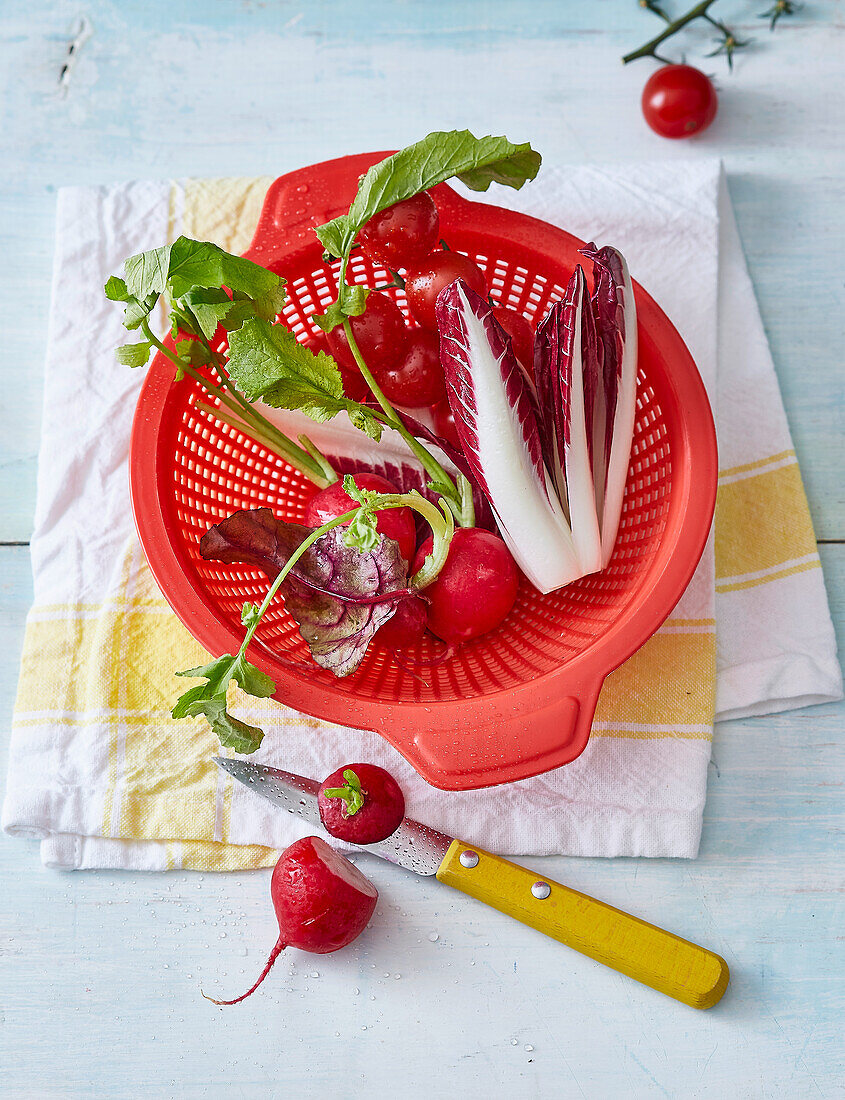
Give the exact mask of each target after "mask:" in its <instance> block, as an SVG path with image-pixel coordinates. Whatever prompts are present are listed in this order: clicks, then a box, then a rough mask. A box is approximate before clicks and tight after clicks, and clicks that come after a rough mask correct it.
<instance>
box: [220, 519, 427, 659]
mask: <svg viewBox="0 0 845 1100" xmlns="http://www.w3.org/2000/svg"><path fill="white" fill-rule="evenodd" d="M311 532H312V528H309V527H305V526H303V525H302V524H299V523H285V522H284V521H283V520H280V519H277V518H276V517H275V516H274V515H273V513H272V512H271V511H270V509H269V508H253V509H250V510H242V511H239V512H235V513H234V514H233V515H231V516H229V517H228V518H227V519H224V520H223V521H222V522H221V523H217V524H215V525H214V526H213V527H211V528H210V529H209V530H208V531H207V532H206V534H205V535H204V536H203V538H202V540H201V542H200V553H201V554H202V556H203V557H204V558H205V559H206V560H207V561H225V562H230V563H231V562H241V563H243V564H247V565H255V566H257V567H258V568H259V569H261V570H263V572H265V573H266V574H267V576H268V577H269V578H270V579H271V580H272V579H274V578H275V577H276V576H277V575H278V573H279V572H280V570H281V569H282V566H283V565H284V564H285V563H286V562H287V560H288V558H289V557H290V556H291V554H292V553H293V552H294V550H296V549H297V547H298V546H300V544H301V543H302V542H303V541H304V540H305V539H306V538H307V537H308V535H310V534H311ZM343 537H344V528H343V527H336V528H333V529H332V530H331V531H328V532H327V533H326V534H324V535H322V536H321V537H320V538H319V539H317V541H316V542H315V543H314V544H313V546H310V547H309V548H308V550H306V551H305V553H304V554H303V555H302V557H301V558H300V559H299V560H298V561H297V563H296V565H295V566H294V567H293V569H292V570H291V571H290V573H289V574H288V576H287V577H285V579H284V581H283V582H282V585H281V589H280V591H281V593H282V594H283V596H284V600H285V608H286V610H287V611H288V612H289V613H290V614H291V615H292V616H293V618H294V619H295V620H296V622H297V623H298V625H299V632H300V634H301V635H302V637H303V638H304V639H305V641H306V642H307V643H308V647H309V648H310V650H311V653H312V654H313V656H314V660H315V661H316V662H317V664H318V665H321V666H322V667H323V668H326V669H329V670H330V671H331V672H333V673H334V674H335V676H338V677H341V676H348V675H349V674H350V673H351V672H354V671H355V669H356V668H357V667H358V665H359V664H360V663H361V660H362V659H363V657H364V654H365V653H366V651H367V647H368V645H369V644H370V642H371V640H372V638H373V635H374V634H375V632H376V631H377V630H378V628H379V627H380V626H382V625H383V624H384V623H385V622H387V620H388V619H389V618H390V617H391V615H393V613H394V611H395V609H396V606H397V604H398V603H399V602H400V601H401V600H402V599H403V598H405V597H406V596H407V595H408V588H407V563H406V562H405V560H404V558H403V557H402V555H401V554H400V553H399V548H398V546H397V544H396V543H395V542H394V541H393V539H388V538H385V537H384V536H383V535H379V542H378V545H377V546H376V547H375V548H374V549H372V550H370V551H367V552H365V553H362V552H361V551H359V550H357V549H355V548H353V547H349V546H346V545H345V543H344V541H343Z"/></svg>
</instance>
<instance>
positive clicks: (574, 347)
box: [534, 266, 601, 575]
mask: <svg viewBox="0 0 845 1100" xmlns="http://www.w3.org/2000/svg"><path fill="white" fill-rule="evenodd" d="M598 349H599V344H598V340H597V337H596V328H595V321H594V319H593V311H592V307H591V304H590V299H589V295H588V293H587V280H586V279H585V278H584V272H583V271H582V269H581V267H580V266H578V267H577V268H576V269H575V271H574V273H573V275H572V278H571V279H570V281H569V286H568V287H567V288H566V295H565V297H564V299H563V301H560V302H555V304H554V305H553V306H552V307H551V309H550V310H549V312H548V313H547V314H546V316H545V317H544V318H543V320H542V321H541V322H540V324H539V325H538V326H537V334H536V337H535V344H534V377H535V380H536V384H537V399H538V402H539V405H540V416H541V422H542V425H543V433H542V434H543V443H544V450H545V454H546V462H547V463H548V464H549V467H550V469H551V471H552V475H553V478H554V482H555V485H556V487H557V491H558V495H559V497H560V500H561V502H562V503H563V504H564V506H565V508H566V512H567V516H568V518H569V526H570V529H571V532H572V542H573V545H574V547H575V553H576V556H577V558H578V561H579V563H580V566H581V574H582V575H583V574H585V573H594V572H596V571H597V570H598V569H600V568H601V534H600V531H599V525H598V517H597V515H596V501H595V489H594V486H593V474H592V462H591V457H590V449H591V440H592V407H593V404H594V399H595V393H596V390H597V389H598V379H599V358H598Z"/></svg>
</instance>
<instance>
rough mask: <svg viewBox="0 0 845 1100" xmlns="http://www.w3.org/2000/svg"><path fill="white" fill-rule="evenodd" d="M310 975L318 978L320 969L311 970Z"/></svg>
mask: <svg viewBox="0 0 845 1100" xmlns="http://www.w3.org/2000/svg"><path fill="white" fill-rule="evenodd" d="M311 977H312V978H319V977H320V971H319V970H312V971H311Z"/></svg>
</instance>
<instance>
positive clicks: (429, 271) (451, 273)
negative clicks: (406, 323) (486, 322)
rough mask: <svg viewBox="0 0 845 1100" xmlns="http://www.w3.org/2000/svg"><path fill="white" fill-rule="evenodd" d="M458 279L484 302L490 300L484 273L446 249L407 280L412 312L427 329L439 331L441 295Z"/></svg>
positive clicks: (429, 259)
mask: <svg viewBox="0 0 845 1100" xmlns="http://www.w3.org/2000/svg"><path fill="white" fill-rule="evenodd" d="M456 279H463V281H464V282H465V283H466V284H467V286H469V287H471V288H472V289H473V290H474V291H475V293H476V294H479V295H480V296H481V297H482V298H484V297H485V296H486V294H487V280H486V279H485V277H484V272H483V271H482V270H481V268H480V267H479V266H478V264H476V263H474V262H473V261H472V260H471V259H470V258H469V256H464V254H463V253H462V252H451V251H448V250H446V249H444V250H443V251H442V252H432V254H431V255H430V256H429V257H428V259H426V260H424V261H423V263H422V264H420V266H419V267H417V268H415V269H414V270H413V271H409V272H408V274H407V275H406V276H405V294H406V296H407V298H408V308H409V309H410V311H411V313H413V315H414V317H415V318H416V319H417V321H418V322H419V323H420V324H421V325H422V326H423V328H429V329H432V330H436V329H437V317H436V314H435V311H434V307H435V303H436V302H437V295H438V294H439V293H440V291H441V290H443V288H444V287H447V286H449V285H450V283H453V282H454V281H455V280H456Z"/></svg>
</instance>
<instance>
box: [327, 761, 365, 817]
mask: <svg viewBox="0 0 845 1100" xmlns="http://www.w3.org/2000/svg"><path fill="white" fill-rule="evenodd" d="M343 778H344V779H345V780H346V782H345V783H344V785H343V786H342V787H326V789H325V790H324V791H323V794H324V795H325V796H326V798H342V799H343V801H344V807H343V814H344V816H345V817H354V816H355V814H357V813H358V811H359V810H361V809H363V806H364V791H362V790H361V780H360V779H359V778H358V775H357V773H356V772H354V771H353V770H352V768H344V769H343Z"/></svg>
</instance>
